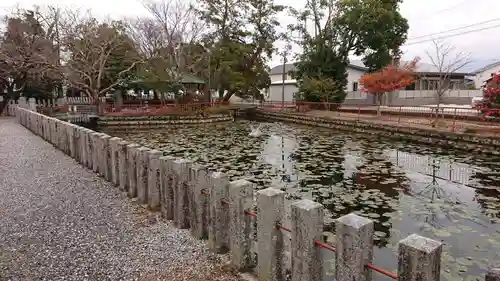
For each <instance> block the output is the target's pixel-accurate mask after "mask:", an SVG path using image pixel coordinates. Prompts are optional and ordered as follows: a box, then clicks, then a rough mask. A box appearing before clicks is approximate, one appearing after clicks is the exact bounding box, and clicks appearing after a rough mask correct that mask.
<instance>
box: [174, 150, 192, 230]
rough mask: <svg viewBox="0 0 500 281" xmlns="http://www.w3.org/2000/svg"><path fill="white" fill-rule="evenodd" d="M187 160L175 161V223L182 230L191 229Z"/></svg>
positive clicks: (189, 163)
mask: <svg viewBox="0 0 500 281" xmlns="http://www.w3.org/2000/svg"><path fill="white" fill-rule="evenodd" d="M191 164H192V162H191V161H188V160H185V159H176V160H175V161H174V165H173V168H174V182H173V183H174V185H173V190H174V223H175V224H176V225H177V227H179V228H181V229H185V228H189V188H190V186H189V167H190V166H191Z"/></svg>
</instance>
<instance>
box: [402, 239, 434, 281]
mask: <svg viewBox="0 0 500 281" xmlns="http://www.w3.org/2000/svg"><path fill="white" fill-rule="evenodd" d="M442 248H443V244H442V243H441V242H438V241H435V240H432V239H429V238H426V237H422V236H420V235H417V234H412V235H410V236H408V237H406V238H405V239H403V240H401V241H399V257H398V280H399V281H439V278H440V274H441V252H442Z"/></svg>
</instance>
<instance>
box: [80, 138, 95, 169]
mask: <svg viewBox="0 0 500 281" xmlns="http://www.w3.org/2000/svg"><path fill="white" fill-rule="evenodd" d="M91 133H92V130H90V129H87V128H85V129H83V130H82V132H81V133H80V134H81V135H80V137H81V145H82V148H81V149H82V164H83V165H84V166H85V167H87V168H89V169H92V149H91V148H92V146H91V137H90V134H91Z"/></svg>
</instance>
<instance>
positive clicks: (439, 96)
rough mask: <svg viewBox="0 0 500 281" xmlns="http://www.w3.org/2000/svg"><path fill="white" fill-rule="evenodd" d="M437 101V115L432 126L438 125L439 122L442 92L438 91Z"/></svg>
mask: <svg viewBox="0 0 500 281" xmlns="http://www.w3.org/2000/svg"><path fill="white" fill-rule="evenodd" d="M436 102H437V105H436V108H435V110H436V117H435V118H434V122H433V124H432V127H436V126H437V123H438V120H439V109H440V107H441V94H440V93H437V95H436ZM431 116H432V115H431ZM443 118H444V115H443Z"/></svg>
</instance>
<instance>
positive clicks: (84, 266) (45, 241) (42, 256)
mask: <svg viewBox="0 0 500 281" xmlns="http://www.w3.org/2000/svg"><path fill="white" fill-rule="evenodd" d="M223 264H225V257H223V256H220V255H214V254H212V253H210V252H209V251H208V250H206V247H205V243H204V242H203V241H197V240H194V239H192V238H191V236H190V235H189V233H188V231H184V230H179V229H176V228H175V227H174V226H173V225H171V224H170V223H169V222H165V221H159V219H158V217H157V214H152V213H149V212H147V211H145V210H144V209H143V208H141V207H140V206H139V205H137V204H135V203H134V202H133V201H132V200H130V199H127V198H126V196H125V195H123V194H122V193H121V192H119V191H118V190H117V188H115V187H112V186H111V185H110V184H109V183H107V182H106V181H104V180H103V179H102V178H100V177H97V176H96V175H95V174H94V173H92V172H91V171H89V170H88V169H86V168H84V167H82V166H80V165H78V164H77V163H76V162H75V161H74V160H73V159H71V158H70V157H68V156H66V155H64V154H63V153H62V152H60V151H58V150H56V149H55V148H53V147H52V146H51V145H50V144H48V143H47V142H45V141H43V140H42V139H41V138H39V137H37V136H35V135H33V134H32V133H31V132H29V131H28V130H26V129H25V128H23V127H21V125H19V124H17V123H16V122H15V121H14V120H13V119H9V118H0V280H1V281H3V280H9V281H17V280H22V281H31V280H48V281H49V280H50V281H56V280H65V281H67V280H99V281H101V280H113V281H115V280H138V281H149V280H169V281H170V280H240V278H239V277H237V276H236V275H235V274H233V273H232V271H231V270H230V269H229V268H228V267H226V266H224V265H223Z"/></svg>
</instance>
